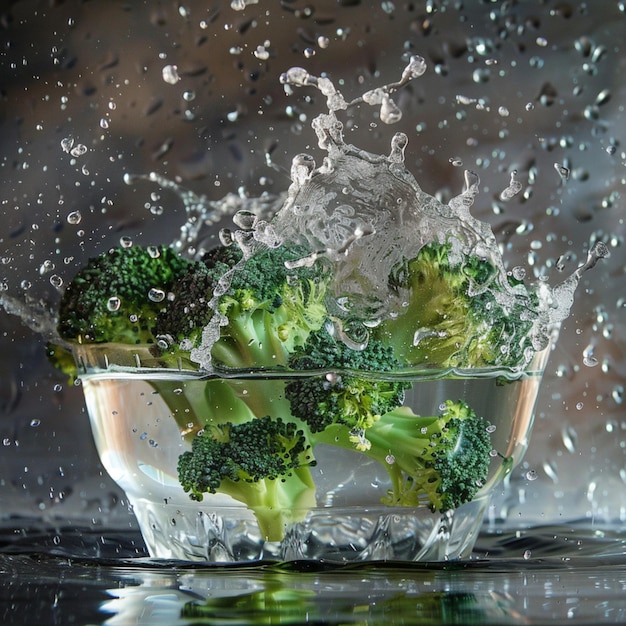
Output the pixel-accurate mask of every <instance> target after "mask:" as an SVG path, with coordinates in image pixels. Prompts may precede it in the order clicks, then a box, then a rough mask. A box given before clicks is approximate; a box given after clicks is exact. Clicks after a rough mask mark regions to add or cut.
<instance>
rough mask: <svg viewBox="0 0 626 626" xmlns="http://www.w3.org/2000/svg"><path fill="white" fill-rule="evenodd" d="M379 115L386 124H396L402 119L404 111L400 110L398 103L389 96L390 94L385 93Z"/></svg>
mask: <svg viewBox="0 0 626 626" xmlns="http://www.w3.org/2000/svg"><path fill="white" fill-rule="evenodd" d="M379 115H380V121H381V122H384V123H385V124H395V123H397V122H399V121H400V120H401V119H402V111H400V109H399V108H398V106H397V105H396V103H395V102H394V101H393V100H392V99H391V98H390V97H389V95H388V94H384V96H383V101H382V104H381V105H380V113H379Z"/></svg>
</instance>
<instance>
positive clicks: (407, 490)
mask: <svg viewBox="0 0 626 626" xmlns="http://www.w3.org/2000/svg"><path fill="white" fill-rule="evenodd" d="M367 437H368V439H369V441H370V442H371V447H370V448H369V449H368V450H367V452H366V454H367V455H368V456H370V457H372V458H375V459H376V460H378V461H379V462H380V463H382V464H383V465H384V466H385V467H386V468H387V470H388V472H389V475H390V477H391V482H392V488H391V490H390V492H389V493H388V495H387V496H386V497H385V498H384V500H383V502H384V503H385V504H388V505H389V506H420V505H424V504H427V505H428V506H430V507H431V508H432V509H433V510H434V511H447V510H450V509H456V508H458V507H459V506H461V505H462V504H465V503H466V502H470V501H471V500H472V499H473V498H474V496H475V495H476V493H477V492H478V491H479V490H480V488H481V487H482V485H483V484H484V483H485V481H486V480H487V474H488V471H489V465H490V461H491V450H492V446H491V437H490V434H489V423H488V422H487V421H486V420H484V419H483V418H481V417H478V416H477V415H476V413H475V412H474V410H473V409H472V408H471V407H470V406H469V405H468V404H467V403H466V402H464V401H462V400H459V401H457V402H453V401H451V400H447V401H446V402H445V403H444V404H443V405H442V410H441V414H440V415H439V416H434V417H420V416H417V415H415V414H414V413H413V412H412V411H411V410H410V409H408V408H407V407H401V408H398V409H395V410H394V411H391V412H390V413H386V414H385V415H383V416H382V417H381V418H380V420H378V421H377V422H376V423H375V424H374V425H373V426H372V427H371V428H370V429H369V430H368V431H367Z"/></svg>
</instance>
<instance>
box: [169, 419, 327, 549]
mask: <svg viewBox="0 0 626 626" xmlns="http://www.w3.org/2000/svg"><path fill="white" fill-rule="evenodd" d="M314 464H315V461H314V459H313V455H312V450H311V445H310V444H309V442H308V440H307V438H306V436H305V433H304V431H303V430H302V429H300V428H299V427H298V426H297V425H296V424H294V423H292V422H284V421H283V420H282V419H280V418H278V419H275V420H274V419H272V418H270V417H269V416H266V417H261V418H257V419H253V420H250V421H248V422H244V423H242V424H233V423H232V422H223V423H221V424H219V425H211V426H207V427H206V428H205V429H204V431H202V432H201V433H200V434H198V435H197V436H196V437H195V438H194V439H193V442H192V449H191V451H190V452H185V453H183V454H182V455H181V456H180V458H179V462H178V475H179V480H180V483H181V485H182V487H183V489H184V490H185V491H187V492H190V494H191V497H192V499H194V500H202V499H203V496H204V494H205V493H223V494H226V495H229V496H230V497H232V498H234V499H236V500H238V501H240V502H243V503H244V504H245V505H246V506H247V507H248V508H249V509H251V510H252V511H253V512H254V514H255V516H256V518H257V521H258V523H259V529H260V531H261V534H262V535H263V537H264V538H265V539H266V540H268V541H278V540H280V539H282V538H283V536H284V532H285V527H286V525H288V524H289V523H292V522H294V521H298V520H300V519H302V518H304V516H305V515H306V512H307V511H308V510H309V509H310V508H311V507H313V506H315V485H314V483H313V479H312V477H311V474H310V470H309V467H310V466H312V465H314Z"/></svg>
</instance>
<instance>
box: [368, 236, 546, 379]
mask: <svg viewBox="0 0 626 626" xmlns="http://www.w3.org/2000/svg"><path fill="white" fill-rule="evenodd" d="M389 285H390V289H391V290H392V291H394V292H397V293H399V294H400V293H406V294H408V295H407V297H406V301H407V305H406V307H405V308H404V309H403V310H402V311H401V312H400V313H399V314H398V315H397V316H394V317H389V318H388V319H385V320H384V321H383V322H382V324H380V325H379V326H378V328H377V329H375V331H374V332H375V333H376V335H377V336H378V337H379V338H380V339H381V340H382V341H383V342H384V343H386V344H388V345H392V346H394V348H395V349H396V353H397V355H398V357H399V358H401V359H403V360H404V361H405V362H406V364H408V365H410V366H427V367H443V368H447V367H456V368H473V367H491V366H502V367H519V366H520V365H524V364H526V362H527V361H528V359H529V355H532V340H531V336H530V335H531V330H532V328H533V323H534V320H535V319H536V317H537V313H536V311H537V298H536V297H534V296H533V294H531V293H529V292H528V291H527V290H526V288H525V287H524V285H523V283H521V281H517V280H514V279H513V278H512V277H508V278H506V279H503V278H502V277H501V276H500V275H499V270H498V269H497V268H496V266H495V265H494V264H493V263H492V262H491V261H490V260H489V259H487V258H482V257H479V256H477V255H474V254H465V253H461V252H459V251H456V250H454V249H453V245H452V243H451V242H446V243H438V242H434V243H431V244H429V245H427V246H424V247H423V248H422V249H421V250H420V251H419V253H418V254H417V256H416V257H415V258H414V259H411V260H407V259H405V260H404V261H403V262H402V263H400V264H399V265H398V266H397V267H396V268H394V270H393V271H392V273H391V275H390V278H389Z"/></svg>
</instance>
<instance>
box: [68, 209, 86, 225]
mask: <svg viewBox="0 0 626 626" xmlns="http://www.w3.org/2000/svg"><path fill="white" fill-rule="evenodd" d="M66 219H67V223H68V224H73V225H76V224H80V221H81V220H82V219H83V216H82V215H81V213H80V211H72V212H71V213H68V215H67V218H66Z"/></svg>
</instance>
